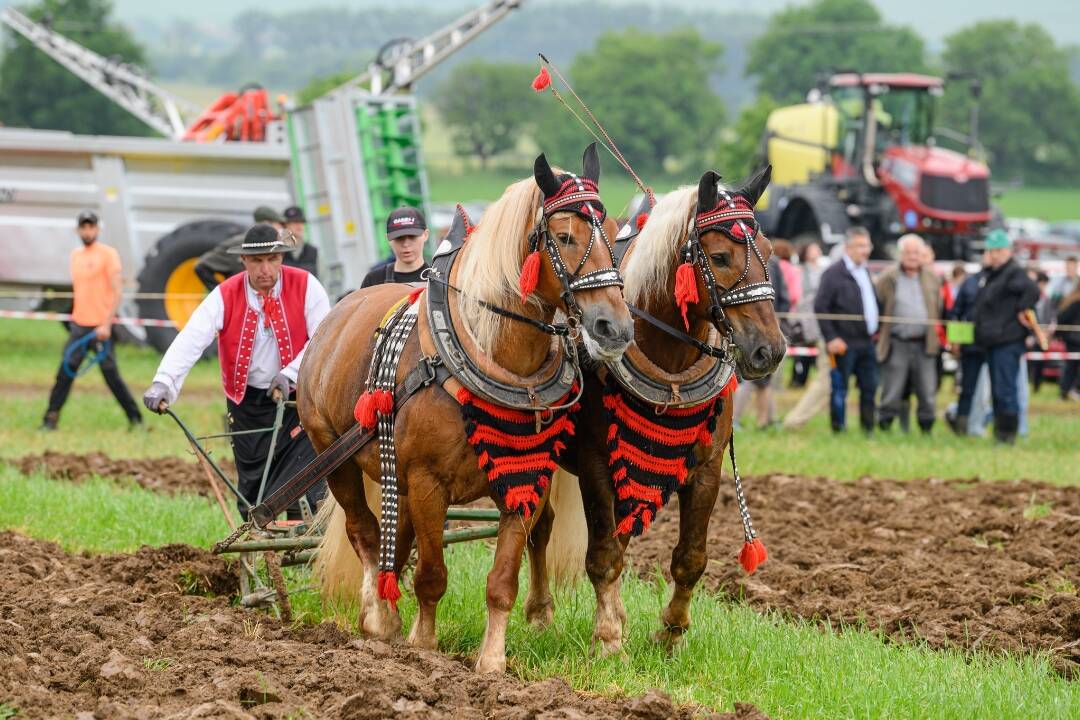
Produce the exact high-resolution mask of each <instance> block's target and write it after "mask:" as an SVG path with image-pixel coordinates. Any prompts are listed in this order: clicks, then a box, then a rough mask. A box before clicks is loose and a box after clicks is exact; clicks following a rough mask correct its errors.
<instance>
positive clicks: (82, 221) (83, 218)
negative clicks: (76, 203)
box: [78, 210, 98, 225]
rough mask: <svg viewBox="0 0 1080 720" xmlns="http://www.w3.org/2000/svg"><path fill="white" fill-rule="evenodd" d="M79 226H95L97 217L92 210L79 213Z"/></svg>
mask: <svg viewBox="0 0 1080 720" xmlns="http://www.w3.org/2000/svg"><path fill="white" fill-rule="evenodd" d="M78 224H79V225H97V224H98V216H97V213H96V212H94V211H93V210H83V211H82V212H81V213H79V221H78Z"/></svg>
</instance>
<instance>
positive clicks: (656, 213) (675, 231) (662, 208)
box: [622, 185, 697, 306]
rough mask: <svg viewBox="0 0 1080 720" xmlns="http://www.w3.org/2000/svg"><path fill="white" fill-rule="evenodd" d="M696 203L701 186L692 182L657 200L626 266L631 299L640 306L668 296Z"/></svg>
mask: <svg viewBox="0 0 1080 720" xmlns="http://www.w3.org/2000/svg"><path fill="white" fill-rule="evenodd" d="M696 205H697V187H696V186H690V185H684V186H683V187H680V188H679V189H677V190H672V191H671V192H669V193H667V194H666V195H664V196H663V197H662V198H660V200H659V202H657V203H656V207H654V208H653V210H652V212H651V213H650V214H649V220H648V222H646V223H645V227H643V228H642V229H641V234H639V235H638V236H637V238H636V239H635V240H634V243H633V246H632V247H633V252H631V253H630V254H629V256H628V257H627V258H626V262H625V264H624V265H623V266H622V274H623V282H624V283H625V287H624V288H623V295H625V297H626V301H627V302H629V303H632V304H634V305H639V306H640V305H643V304H644V303H645V301H646V300H648V299H650V298H653V297H661V296H663V295H664V293H665V292H666V290H667V287H668V279H669V278H670V277H671V275H672V273H674V272H675V260H676V257H677V256H678V253H679V248H680V247H681V246H682V244H683V242H684V241H685V239H686V232H687V230H686V228H687V224H688V223H689V222H690V211H691V208H693V207H695V206H696Z"/></svg>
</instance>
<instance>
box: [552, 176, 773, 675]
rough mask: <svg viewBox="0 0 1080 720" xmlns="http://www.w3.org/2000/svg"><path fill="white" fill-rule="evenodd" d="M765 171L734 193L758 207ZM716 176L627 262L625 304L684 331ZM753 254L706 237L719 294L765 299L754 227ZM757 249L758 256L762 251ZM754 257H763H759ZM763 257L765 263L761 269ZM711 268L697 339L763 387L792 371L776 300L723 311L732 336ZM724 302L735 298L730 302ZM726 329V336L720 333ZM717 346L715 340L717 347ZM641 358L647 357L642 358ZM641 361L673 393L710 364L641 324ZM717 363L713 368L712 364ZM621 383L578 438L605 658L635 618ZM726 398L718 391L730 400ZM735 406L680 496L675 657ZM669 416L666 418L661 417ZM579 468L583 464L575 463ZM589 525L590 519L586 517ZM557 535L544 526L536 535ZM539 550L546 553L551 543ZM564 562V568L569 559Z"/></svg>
mask: <svg viewBox="0 0 1080 720" xmlns="http://www.w3.org/2000/svg"><path fill="white" fill-rule="evenodd" d="M770 170H771V169H770V168H766V169H765V170H764V171H762V172H761V173H759V174H758V175H757V176H756V177H754V178H753V179H751V180H750V181H748V182H747V183H746V184H745V185H744V186H742V187H740V188H738V189H736V190H734V191H730V192H731V193H733V194H734V195H736V196H741V197H742V198H743V199H745V200H746V201H747V204H748V205H747V209H748V210H749V208H752V207H753V206H754V204H756V202H757V200H758V199H759V198H760V197H761V194H762V193H763V192H764V190H765V188H766V187H767V185H768V182H769V177H770V175H771V172H770ZM718 179H719V177H718V176H717V175H715V174H714V173H712V172H708V173H705V175H704V176H703V177H702V178H701V182H700V184H699V187H697V188H694V187H684V188H681V189H679V190H676V191H674V192H672V193H669V194H667V195H665V196H664V197H663V199H661V200H660V201H659V203H658V204H657V205H656V207H655V208H654V209H653V210H652V213H651V215H650V216H649V217H648V221H647V222H646V224H645V226H644V227H643V228H642V230H641V232H640V234H639V235H638V236H637V237H636V238H635V239H634V241H633V243H632V244H631V245H630V248H629V249H628V251H627V254H626V256H625V258H624V259H623V261H622V263H621V269H622V271H623V274H624V281H625V283H626V284H625V288H624V294H625V296H626V300H627V302H628V303H630V304H631V305H634V306H636V307H638V308H641V309H642V310H645V311H646V312H647V313H649V314H650V315H652V316H653V317H655V318H658V319H659V320H661V321H662V322H663V323H665V324H667V325H669V326H671V327H674V328H678V329H680V330H682V329H683V328H684V327H685V326H684V321H683V318H682V317H681V316H680V307H679V305H678V304H677V303H676V302H675V300H674V293H675V287H676V269H677V267H678V266H679V265H680V264H681V263H682V258H681V257H680V252H681V250H682V249H683V248H684V247H685V246H686V243H687V238H688V233H689V229H690V227H691V226H692V225H693V223H694V222H695V217H696V216H697V215H698V214H699V213H702V212H706V211H710V210H712V209H713V208H714V207H716V206H717V202H718V200H717V192H718V191H717V180H718ZM752 234H754V235H755V237H754V242H753V243H747V242H746V241H745V240H743V241H741V242H738V241H735V240H733V239H732V238H731V237H729V236H728V235H727V234H725V233H724V232H720V231H718V230H717V229H710V230H708V231H706V232H703V233H701V234H700V244H701V249H702V250H703V251H704V257H705V261H706V262H708V263H709V265H710V267H711V269H712V272H713V274H714V277H715V284H716V286H718V290H720V291H724V290H727V291H731V292H737V291H739V289H740V288H745V287H748V286H751V287H752V286H755V285H756V286H757V287H758V288H759V289H764V283H765V281H766V262H767V261H768V258H769V255H770V254H771V252H772V246H771V243H770V242H769V241H768V239H767V238H765V237H764V236H763V235H762V234H761V233H760V231H757V229H756V227H755V228H754V232H753V233H752ZM755 245H756V248H757V251H756V252H755V251H754V246H755ZM751 253H753V254H751ZM755 256H756V259H755ZM702 274H703V272H702V269H701V268H700V267H698V268H696V269H695V278H696V281H697V283H698V288H697V291H698V297H700V298H702V301H701V302H698V303H696V304H693V305H690V306H689V307H688V312H687V318H686V321H687V323H688V324H689V330H688V334H689V335H691V336H693V337H694V338H697V339H698V340H701V341H702V342H715V340H716V338H717V333H719V334H720V335H721V336H722V335H723V334H724V333H725V332H729V333H730V335H729V341H730V344H731V348H732V350H733V351H734V352H733V353H732V354H733V356H734V361H735V363H736V366H737V368H738V370H739V374H740V375H741V376H742V377H743V378H744V379H754V378H760V377H764V376H766V375H768V374H769V373H771V372H773V371H774V370H775V369H776V367H777V366H778V365H779V363H780V362H781V361H782V360H783V357H784V352H785V348H786V343H785V340H784V337H783V335H782V334H781V331H780V327H779V324H778V323H777V320H776V316H775V315H774V313H773V305H772V302H771V300H770V299H763V300H759V301H754V302H745V300H743V302H745V304H734V305H731V306H724V307H723V311H724V312H723V313H722V314H721V317H726V318H727V322H728V323H729V324H730V330H728V328H726V327H723V326H722V325H723V323H717V322H716V316H715V315H714V314H712V313H711V312H710V307H709V305H708V299H709V298H710V295H709V294H708V292H707V288H706V286H705V284H704V278H703V277H702ZM720 297H724V295H722V294H721V295H720ZM718 324H719V325H721V326H720V327H718ZM710 338H711V339H710ZM642 355H643V356H644V357H643V358H642ZM635 356H636V357H637V358H640V359H639V360H638V361H637V363H638V365H639V367H644V368H649V371H650V372H649V375H650V377H652V378H653V379H655V380H660V381H662V382H663V383H664V384H667V383H671V382H679V381H683V382H685V381H686V380H687V377H688V376H690V375H693V373H694V371H693V368H694V367H695V366H698V367H700V363H701V362H702V360H703V357H702V353H701V352H700V351H699V350H698V349H696V348H694V347H692V346H691V345H689V344H686V343H684V342H679V341H677V340H675V339H673V337H672V336H671V335H669V334H667V333H665V332H663V331H661V330H660V329H658V328H657V327H655V326H654V325H651V324H649V323H648V322H645V321H643V320H642V319H641V318H637V319H636V320H635V324H634V344H633V345H631V347H630V348H629V349H628V350H627V354H626V357H627V358H628V359H630V360H633V359H634V358H635ZM706 359H707V358H706ZM609 372H611V371H610V370H609V369H607V368H602V369H600V370H599V372H596V373H587V374H586V376H585V378H586V381H585V388H586V390H585V396H584V398H583V399H582V410H581V417H580V420H579V422H578V428H579V431H578V435H577V440H578V442H577V457H576V465H577V473H578V479H579V481H580V488H581V494H582V497H583V501H584V522H585V523H586V524H587V526H588V528H587V533H588V549H587V554H586V558H585V567H586V571H587V573H588V575H589V579H590V580H591V581H592V584H593V588H594V590H595V592H596V600H597V606H596V615H595V618H594V628H593V647H594V648H595V647H596V645H597V644H599V650H600V652H601V653H605V654H606V653H610V652H617V651H619V649H620V648H621V645H622V633H623V624H624V623H625V620H626V611H625V609H624V607H623V603H622V599H621V597H620V586H621V575H622V570H623V555H624V552H625V550H626V547H627V544H628V543H629V540H630V535H628V534H620V535H616V517H615V506H616V496H615V488H614V480H613V477H612V473H611V471H610V469H609V450H608V442H607V438H606V431H607V428H608V420H607V416H606V415H605V409H604V406H603V388H604V377H605V374H606V373H609ZM719 391H720V388H719V387H717V388H716V392H719ZM732 405H733V403H731V402H723V407H722V409H721V410H720V412H719V416H718V420H717V426H716V429H715V431H714V432H713V433H712V438H713V440H712V442H710V443H709V444H702V443H700V442H699V443H698V444H697V446H696V448H695V450H694V452H695V455H696V457H697V465H696V467H693V468H692V469H690V471H689V474H688V476H687V477H686V479H685V481H684V482H683V483H682V484H681V486H680V487H679V488H678V490H677V492H678V495H679V541H678V544H677V545H676V546H675V548H674V549H673V551H672V556H671V576H672V579H673V580H674V589H673V592H672V597H671V601H670V602H669V603H668V605H667V607H666V608H665V609H664V610H663V612H662V614H661V620H662V622H663V627H664V629H663V630H662V631H661V632H660V633H658V635H657V639H658V640H660V641H662V642H664V643H665V644H667V645H668V647H673V646H674V644H675V643H676V642H677V641H678V640H679V638H680V637H681V636H682V634H683V633H684V632H686V630H687V629H688V628H689V626H690V598H691V594H692V592H693V589H694V585H695V584H696V583H697V581H698V579H699V578H700V577H701V574H702V572H704V570H705V565H706V561H707V555H706V538H707V535H708V525H709V518H710V516H711V514H712V511H713V506H714V505H715V503H716V497H717V491H718V489H719V485H720V481H721V478H720V473H721V467H722V465H723V461H724V450H725V448H726V447H727V444H728V440H729V438H730V437H731V430H732ZM658 409H659V408H658ZM567 460H568V462H573V458H572V457H571V458H567ZM579 517H580V516H579ZM573 518H574V515H573V514H572V513H571V514H567V513H558V512H557V513H556V515H555V530H554V535H553V537H552V543H551V544H550V545H548V546H547V549H548V552H549V554H557V555H566V554H569V552H570V551H568V550H566V548H565V547H564V546H562V545H561V544H560V543H561V541H562V538H567V537H570V538H572V537H573V535H574V531H573V530H569V529H565V528H561V527H560V526H561V524H562V523H563V522H566V521H573ZM546 527H547V526H545V525H544V524H540V525H538V527H537V531H536V532H534V536H535V535H536V534H538V533H540V532H543V531H544V530H545V529H546ZM537 544H538V545H540V546H543V545H545V544H546V543H545V542H544V539H543V538H537ZM563 562H564V563H565V562H566V560H565V558H564V559H563Z"/></svg>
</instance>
